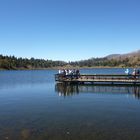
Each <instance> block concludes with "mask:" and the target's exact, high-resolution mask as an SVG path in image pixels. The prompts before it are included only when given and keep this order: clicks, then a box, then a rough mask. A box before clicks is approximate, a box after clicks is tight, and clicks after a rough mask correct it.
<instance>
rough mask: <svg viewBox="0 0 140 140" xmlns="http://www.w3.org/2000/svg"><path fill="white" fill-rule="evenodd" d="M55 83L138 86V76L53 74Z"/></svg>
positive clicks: (139, 81) (139, 83) (139, 80)
mask: <svg viewBox="0 0 140 140" xmlns="http://www.w3.org/2000/svg"><path fill="white" fill-rule="evenodd" d="M55 81H56V82H64V83H68V84H136V85H140V75H126V74H125V75H123V74H90V75H89V74H80V75H63V74H55Z"/></svg>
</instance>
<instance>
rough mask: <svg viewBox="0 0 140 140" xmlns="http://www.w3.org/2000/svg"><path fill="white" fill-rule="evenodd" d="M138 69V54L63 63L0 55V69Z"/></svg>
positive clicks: (139, 62) (139, 57)
mask: <svg viewBox="0 0 140 140" xmlns="http://www.w3.org/2000/svg"><path fill="white" fill-rule="evenodd" d="M67 66H69V67H81V68H82V67H90V68H91V67H140V53H129V54H128V55H127V54H124V55H109V57H108V56H107V57H104V58H91V59H88V60H81V61H74V62H68V63H67V62H64V61H53V60H44V59H35V58H31V59H27V58H17V57H15V56H3V55H0V69H7V70H10V69H45V68H56V67H63V68H65V67H67Z"/></svg>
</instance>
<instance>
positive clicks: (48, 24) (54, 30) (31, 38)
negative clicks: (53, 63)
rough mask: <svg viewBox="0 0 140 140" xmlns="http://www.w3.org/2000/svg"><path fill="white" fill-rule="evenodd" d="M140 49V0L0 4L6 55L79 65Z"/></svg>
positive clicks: (0, 37)
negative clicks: (74, 62) (73, 62)
mask: <svg viewBox="0 0 140 140" xmlns="http://www.w3.org/2000/svg"><path fill="white" fill-rule="evenodd" d="M139 49H140V0H0V54H3V55H15V56H17V57H20V56H21V57H27V58H30V57H35V58H43V59H52V60H64V61H75V60H83V59H88V58H91V57H103V56H106V55H108V54H114V53H115V54H116V53H128V52H131V51H136V50H139Z"/></svg>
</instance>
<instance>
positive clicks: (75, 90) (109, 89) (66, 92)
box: [55, 83, 140, 98]
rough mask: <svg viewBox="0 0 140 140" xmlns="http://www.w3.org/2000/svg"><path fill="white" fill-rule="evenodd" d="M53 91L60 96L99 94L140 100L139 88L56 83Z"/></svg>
mask: <svg viewBox="0 0 140 140" xmlns="http://www.w3.org/2000/svg"><path fill="white" fill-rule="evenodd" d="M55 90H56V92H58V94H59V95H60V96H72V95H75V94H79V93H99V94H105V93H107V94H117V93H118V94H132V95H135V97H137V98H140V87H139V86H128V85H106V84H105V85H101V84H99V85H91V84H89V85H78V84H74V85H69V84H65V83H57V84H56V85H55Z"/></svg>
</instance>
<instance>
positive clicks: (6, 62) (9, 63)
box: [0, 55, 66, 70]
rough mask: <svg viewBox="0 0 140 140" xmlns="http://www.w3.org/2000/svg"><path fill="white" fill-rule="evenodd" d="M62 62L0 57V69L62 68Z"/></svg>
mask: <svg viewBox="0 0 140 140" xmlns="http://www.w3.org/2000/svg"><path fill="white" fill-rule="evenodd" d="M64 65H66V62H64V61H52V60H44V59H35V58H30V59H28V58H21V57H20V58H17V57H15V56H3V55H0V69H8V70H10V69H43V68H53V67H56V66H64Z"/></svg>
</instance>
